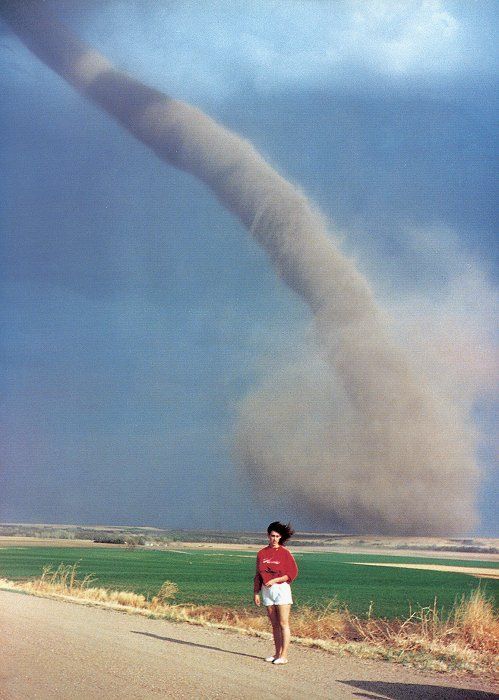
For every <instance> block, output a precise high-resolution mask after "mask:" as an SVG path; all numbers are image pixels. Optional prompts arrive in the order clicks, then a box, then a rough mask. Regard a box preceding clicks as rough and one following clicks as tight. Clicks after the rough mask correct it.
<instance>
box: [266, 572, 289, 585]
mask: <svg viewBox="0 0 499 700" xmlns="http://www.w3.org/2000/svg"><path fill="white" fill-rule="evenodd" d="M286 581H289V576H288V575H287V574H285V575H284V576H278V577H277V578H271V579H270V581H267V583H266V584H265V585H266V586H273V585H274V583H285V582H286Z"/></svg>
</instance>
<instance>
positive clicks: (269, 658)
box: [265, 656, 275, 663]
mask: <svg viewBox="0 0 499 700" xmlns="http://www.w3.org/2000/svg"><path fill="white" fill-rule="evenodd" d="M274 659H275V656H267V658H266V659H265V661H270V662H271V663H272V662H273V661H274Z"/></svg>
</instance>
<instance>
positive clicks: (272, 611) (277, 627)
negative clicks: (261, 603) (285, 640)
mask: <svg viewBox="0 0 499 700" xmlns="http://www.w3.org/2000/svg"><path fill="white" fill-rule="evenodd" d="M288 607H289V606H288ZM267 615H268V616H269V620H270V624H271V625H272V635H273V637H274V645H275V654H274V656H275V658H276V659H278V658H279V656H281V653H282V636H281V623H280V620H279V613H278V612H277V606H276V605H267Z"/></svg>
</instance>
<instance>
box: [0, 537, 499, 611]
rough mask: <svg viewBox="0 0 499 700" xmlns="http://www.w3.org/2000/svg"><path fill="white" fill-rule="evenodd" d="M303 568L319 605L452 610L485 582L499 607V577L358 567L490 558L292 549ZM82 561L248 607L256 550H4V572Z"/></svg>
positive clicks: (206, 600) (82, 567)
mask: <svg viewBox="0 0 499 700" xmlns="http://www.w3.org/2000/svg"><path fill="white" fill-rule="evenodd" d="M293 553H294V555H295V558H296V561H297V563H298V566H299V569H300V575H299V577H298V579H297V580H296V581H295V582H294V584H293V593H294V598H295V602H296V604H297V605H298V606H300V605H311V606H313V607H319V606H321V605H323V604H327V603H328V602H329V601H330V600H331V599H332V598H333V597H335V598H336V599H337V600H338V601H340V602H341V603H344V604H346V605H347V606H348V608H349V610H350V611H351V612H352V613H354V614H356V615H365V614H366V612H367V610H368V609H369V605H370V603H371V601H373V604H374V609H373V613H374V614H375V615H376V616H377V617H387V618H393V617H405V616H407V614H408V611H409V606H412V608H413V609H414V607H415V606H419V605H423V606H427V605H433V602H434V599H435V596H436V597H437V604H438V607H439V608H440V609H444V610H449V609H450V608H451V607H452V605H453V603H454V601H455V600H456V598H460V597H461V596H462V595H463V594H468V593H469V592H470V591H472V590H473V589H475V588H477V587H478V585H479V584H480V586H481V588H482V589H483V590H485V591H486V593H488V594H489V595H490V597H491V598H493V599H494V600H495V604H496V608H499V581H497V580H492V579H482V580H481V581H480V582H479V579H477V578H474V577H472V576H467V575H465V574H456V573H446V572H440V571H423V570H413V569H412V570H411V569H395V568H385V567H370V566H355V565H353V564H352V562H356V561H357V562H397V563H414V564H442V565H447V566H452V565H453V566H466V567H480V568H497V564H495V563H494V562H487V561H469V560H459V559H452V560H451V559H433V558H432V559H430V558H426V557H425V558H422V557H390V556H387V555H384V556H378V555H366V554H339V553H305V552H296V550H295V551H294V552H293ZM61 562H64V564H73V563H76V562H77V563H78V565H79V569H78V570H79V572H80V577H82V576H84V575H86V574H93V575H94V576H95V577H96V579H97V581H96V582H95V584H94V585H99V586H103V587H106V588H113V589H119V590H127V591H134V592H136V593H143V594H144V595H146V596H149V597H151V596H152V595H154V594H155V593H156V592H157V591H158V589H159V588H160V586H161V584H162V583H163V581H165V580H170V581H174V582H175V583H176V584H177V585H178V587H179V593H178V595H177V598H176V602H178V603H195V604H197V605H204V604H208V605H224V606H227V607H241V606H250V605H251V599H252V578H253V574H254V568H255V555H254V554H253V553H251V552H247V551H246V552H242V551H241V552H235V551H227V550H210V551H209V552H207V551H199V550H192V549H187V550H183V551H172V550H165V551H163V550H161V551H159V550H152V551H148V550H142V549H136V550H132V551H130V550H125V549H117V548H109V549H106V548H95V547H89V548H82V547H7V548H5V549H0V578H7V579H12V580H21V579H29V578H37V577H39V576H40V575H41V572H42V568H43V567H44V566H45V565H47V564H51V565H53V566H54V567H57V566H58V565H59V564H60V563H61Z"/></svg>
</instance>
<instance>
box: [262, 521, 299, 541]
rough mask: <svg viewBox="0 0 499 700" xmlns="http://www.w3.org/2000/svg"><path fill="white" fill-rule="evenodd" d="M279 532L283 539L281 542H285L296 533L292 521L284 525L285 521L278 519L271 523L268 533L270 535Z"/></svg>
mask: <svg viewBox="0 0 499 700" xmlns="http://www.w3.org/2000/svg"><path fill="white" fill-rule="evenodd" d="M272 531H274V532H278V533H279V534H280V536H281V539H280V540H279V544H284V543H285V542H287V541H288V540H289V538H290V537H291V536H292V535H294V534H295V531H294V530H293V528H292V527H291V523H288V524H287V525H284V524H283V523H280V522H279V521H278V520H276V521H275V522H273V523H270V525H269V526H268V528H267V534H268V535H270V533H271V532H272Z"/></svg>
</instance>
